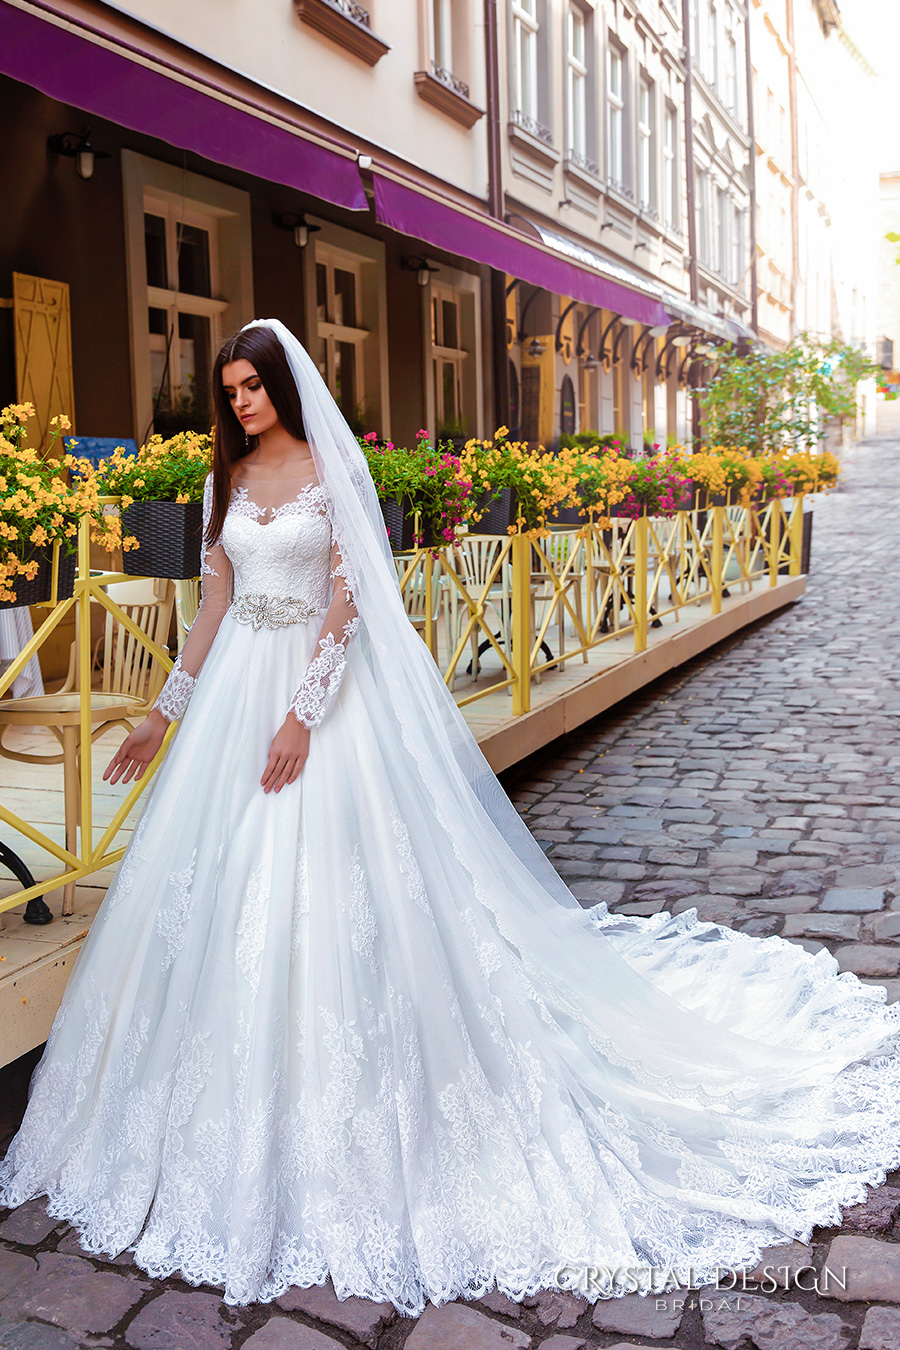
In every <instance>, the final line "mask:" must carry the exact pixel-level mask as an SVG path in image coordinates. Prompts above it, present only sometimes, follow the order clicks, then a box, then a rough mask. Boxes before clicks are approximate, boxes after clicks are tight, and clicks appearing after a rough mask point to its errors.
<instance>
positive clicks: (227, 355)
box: [206, 328, 306, 544]
mask: <svg viewBox="0 0 900 1350" xmlns="http://www.w3.org/2000/svg"><path fill="white" fill-rule="evenodd" d="M232 361H249V362H250V364H251V366H252V367H253V369H254V370H255V371H256V373H257V375H258V376H259V378H260V381H261V383H262V386H263V388H264V389H265V391H266V393H267V394H268V396H269V398H270V399H271V401H272V406H273V408H274V409H275V412H276V413H277V414H278V420H279V422H280V423H281V425H282V426H283V427H284V429H285V431H286V432H287V433H288V435H289V436H293V437H294V438H295V439H296V440H298V441H305V440H306V428H305V427H304V425H303V406H302V404H301V402H300V395H299V393H298V392H297V385H296V383H295V381H294V377H293V375H292V374H291V369H290V366H289V365H288V363H287V357H286V356H285V354H284V348H283V347H282V345H281V343H280V342H279V341H278V338H277V337H276V336H275V334H274V333H273V332H272V330H271V328H247V329H242V330H241V331H240V332H239V333H235V334H234V336H233V337H230V338H228V340H227V341H226V342H225V343H223V345H222V347H221V350H220V351H219V354H218V356H217V357H216V360H215V364H214V366H213V377H212V379H213V402H214V404H215V409H216V422H215V437H214V446H213V468H212V472H213V499H212V515H211V517H210V522H209V529H208V530H207V533H206V541H207V543H210V544H211V543H213V542H214V540H216V539H218V537H219V535H220V534H221V532H222V526H223V525H224V524H225V515H226V512H227V511H228V504H229V502H230V501H231V475H232V473H233V471H234V466H235V464H237V463H238V462H239V461H240V460H242V459H243V458H244V456H245V455H248V454H249V453H250V451H251V450H255V449H256V446H257V444H258V441H259V438H258V437H257V436H250V437H247V436H246V435H245V433H244V430H243V428H242V426H241V424H240V421H239V420H238V417H237V415H236V413H235V410H234V408H233V407H232V406H231V403H230V402H229V399H228V395H227V394H226V393H225V386H224V384H223V382H222V371H223V369H224V368H225V366H227V365H229V364H230V362H232Z"/></svg>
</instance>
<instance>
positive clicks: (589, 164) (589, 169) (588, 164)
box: [566, 149, 600, 178]
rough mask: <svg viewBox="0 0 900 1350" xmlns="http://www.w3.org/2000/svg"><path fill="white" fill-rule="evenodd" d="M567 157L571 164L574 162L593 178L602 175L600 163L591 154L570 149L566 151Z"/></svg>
mask: <svg viewBox="0 0 900 1350" xmlns="http://www.w3.org/2000/svg"><path fill="white" fill-rule="evenodd" d="M566 159H567V160H568V162H569V163H570V164H574V165H575V168H576V169H581V170H582V171H583V172H584V173H589V174H591V176H592V177H593V178H599V177H600V165H599V164H598V163H597V161H596V160H595V159H591V157H590V155H583V154H582V153H581V151H580V150H572V149H569V150H567V151H566Z"/></svg>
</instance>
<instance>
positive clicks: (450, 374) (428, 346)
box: [422, 267, 518, 440]
mask: <svg viewBox="0 0 900 1350" xmlns="http://www.w3.org/2000/svg"><path fill="white" fill-rule="evenodd" d="M480 297H481V287H480V282H479V279H478V278H477V277H476V276H473V275H472V274H471V273H466V272H460V271H457V270H455V269H453V268H449V267H442V268H441V271H440V274H439V276H437V277H436V278H435V280H434V281H432V283H431V285H430V287H429V289H428V290H427V291H425V292H423V295H422V301H423V306H424V307H425V308H424V310H423V317H424V318H425V324H426V327H425V350H424V360H425V370H426V372H427V384H426V394H425V413H426V420H425V422H424V423H423V425H424V426H429V427H432V428H433V430H434V432H435V435H436V436H438V437H440V438H441V439H442V440H443V439H447V440H449V439H451V438H457V437H461V436H477V435H480V428H481V422H482V400H483V388H482V371H481V370H480V368H479V363H478V361H477V360H476V359H475V357H474V353H476V352H477V351H479V350H480V344H481V309H480V304H481V301H480ZM516 392H517V391H516V390H513V389H512V387H511V388H510V397H511V398H512V397H513V394H514V393H516ZM516 418H518V411H517V412H516Z"/></svg>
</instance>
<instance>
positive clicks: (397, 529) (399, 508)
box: [378, 497, 413, 553]
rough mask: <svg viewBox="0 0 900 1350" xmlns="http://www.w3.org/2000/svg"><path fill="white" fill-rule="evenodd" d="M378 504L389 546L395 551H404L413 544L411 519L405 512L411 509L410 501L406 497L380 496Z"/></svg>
mask: <svg viewBox="0 0 900 1350" xmlns="http://www.w3.org/2000/svg"><path fill="white" fill-rule="evenodd" d="M378 505H379V506H380V507H381V515H382V517H383V519H384V524H385V528H386V530H387V533H388V539H389V540H390V545H391V548H392V549H393V551H394V552H395V553H406V552H408V551H409V550H410V549H411V548H412V546H413V520H412V516H407V514H406V512H407V511H408V510H411V508H412V502H411V501H410V499H409V498H408V497H403V498H401V499H400V500H398V499H397V498H396V497H381V498H379V501H378Z"/></svg>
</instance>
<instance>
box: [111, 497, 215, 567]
mask: <svg viewBox="0 0 900 1350" xmlns="http://www.w3.org/2000/svg"><path fill="white" fill-rule="evenodd" d="M122 532H123V534H131V535H134V537H135V539H137V541H138V544H139V545H140V547H139V548H136V549H131V550H128V551H126V552H125V554H124V556H123V559H122V570H123V572H127V574H128V575H129V576H131V577H171V578H172V579H173V580H174V581H188V580H190V579H191V578H193V577H198V576H199V575H200V550H201V547H202V534H203V503H202V502H132V504H131V506H129V507H126V509H125V510H124V511H123V512H122Z"/></svg>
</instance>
